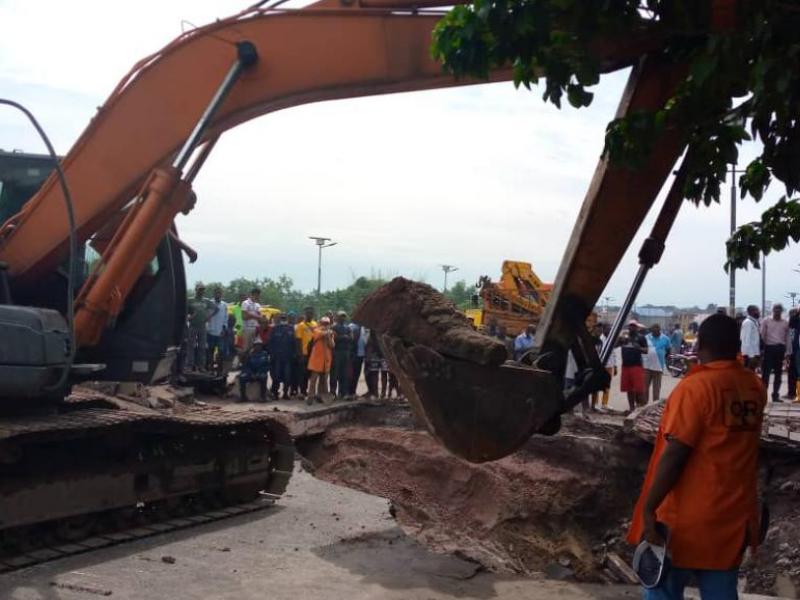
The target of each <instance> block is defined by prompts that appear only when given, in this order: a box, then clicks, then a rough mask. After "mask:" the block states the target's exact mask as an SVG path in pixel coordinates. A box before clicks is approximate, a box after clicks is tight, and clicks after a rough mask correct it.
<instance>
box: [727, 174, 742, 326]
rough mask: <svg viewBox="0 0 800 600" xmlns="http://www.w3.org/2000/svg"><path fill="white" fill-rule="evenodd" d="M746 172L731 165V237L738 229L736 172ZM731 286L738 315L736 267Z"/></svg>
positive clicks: (730, 304) (732, 307)
mask: <svg viewBox="0 0 800 600" xmlns="http://www.w3.org/2000/svg"><path fill="white" fill-rule="evenodd" d="M737 173H744V171H743V170H741V169H737V168H736V165H731V237H733V234H734V232H735V231H736V174H737ZM729 273H730V288H729V297H728V308H729V310H730V315H731V316H732V317H733V316H736V268H735V267H733V266H731V268H730V272H729Z"/></svg>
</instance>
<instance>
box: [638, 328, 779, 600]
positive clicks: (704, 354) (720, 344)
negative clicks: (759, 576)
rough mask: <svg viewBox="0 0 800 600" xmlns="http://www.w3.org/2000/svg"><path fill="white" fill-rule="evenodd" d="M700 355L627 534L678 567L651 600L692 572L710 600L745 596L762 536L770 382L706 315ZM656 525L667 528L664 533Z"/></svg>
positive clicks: (661, 434) (667, 423)
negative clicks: (747, 563)
mask: <svg viewBox="0 0 800 600" xmlns="http://www.w3.org/2000/svg"><path fill="white" fill-rule="evenodd" d="M697 348H698V358H699V359H700V363H701V364H700V365H699V366H697V367H694V368H693V369H692V370H691V371H690V372H689V375H687V377H686V378H685V379H684V380H683V381H681V383H680V384H679V385H678V386H677V387H676V388H675V390H674V391H673V392H672V394H671V395H670V397H669V398H668V400H667V403H666V406H665V407H664V414H663V415H662V417H661V423H660V425H659V429H658V435H657V438H656V442H655V448H654V450H653V455H652V457H651V459H650V464H649V466H648V468H647V475H646V476H645V482H644V486H643V488H642V493H641V496H640V497H639V501H638V502H637V503H636V508H635V509H634V514H633V520H632V522H631V528H630V530H629V532H628V537H627V540H628V542H629V543H631V544H637V543H639V542H640V541H641V540H642V539H645V540H647V541H648V542H650V543H651V544H656V545H659V546H664V545H665V543H666V546H667V552H668V556H669V559H670V563H671V566H669V568H668V569H667V571H666V572H665V574H664V577H663V579H662V580H661V582H660V584H659V585H658V586H657V587H655V588H652V589H646V590H644V596H643V597H644V598H645V600H673V599H675V600H677V599H681V598H683V590H684V587H685V586H686V584H687V583H688V581H689V579H690V578H691V577H692V576H693V575H694V577H695V579H696V581H697V584H698V586H699V588H700V595H701V598H703V600H710V599H728V598H730V599H735V598H737V597H738V596H737V592H736V583H737V577H738V571H739V565H740V563H741V560H742V555H743V554H744V550H745V548H746V547H747V546H748V545H750V546H752V547H755V546H756V545H757V543H758V530H759V523H758V500H757V479H758V444H759V435H760V432H761V420H762V418H763V411H764V406H765V404H766V401H767V398H766V390H765V389H764V386H763V385H762V383H761V380H760V379H759V378H758V377H757V376H756V375H755V374H754V373H753V372H752V371H750V370H748V369H745V368H744V366H743V365H742V364H741V363H739V362H738V361H737V360H736V355H737V353H738V351H739V330H738V327H737V326H736V321H734V320H733V319H732V318H731V317H728V316H726V315H721V314H716V315H712V316H710V317H708V318H707V319H706V320H705V321H703V324H702V325H701V326H700V331H699V333H698V343H697ZM657 523H658V524H659V526H660V524H663V525H665V526H666V528H667V531H668V537H667V540H665V539H664V537H663V536H662V534H661V532H660V531H659V529H660V527H659V526H657Z"/></svg>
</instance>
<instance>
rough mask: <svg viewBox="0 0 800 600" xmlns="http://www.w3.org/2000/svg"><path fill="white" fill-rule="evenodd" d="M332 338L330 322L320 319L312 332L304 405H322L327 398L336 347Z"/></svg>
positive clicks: (326, 319) (327, 319)
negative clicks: (315, 402) (313, 403)
mask: <svg viewBox="0 0 800 600" xmlns="http://www.w3.org/2000/svg"><path fill="white" fill-rule="evenodd" d="M334 336H335V334H334V332H333V330H332V329H331V320H330V319H329V318H328V317H322V318H321V319H320V320H319V327H317V328H316V329H315V330H314V333H313V337H312V339H313V344H312V347H311V351H310V352H309V354H308V370H309V371H310V377H309V380H308V398H306V404H309V405H310V404H311V403H312V402H313V401H314V400H316V401H317V402H320V403H322V402H324V401H325V400H327V398H328V377H330V372H331V367H332V366H333V348H334V346H335V345H336V342H335V341H334Z"/></svg>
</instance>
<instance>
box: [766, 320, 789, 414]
mask: <svg viewBox="0 0 800 600" xmlns="http://www.w3.org/2000/svg"><path fill="white" fill-rule="evenodd" d="M782 315H783V305H782V304H775V305H774V306H773V307H772V317H771V318H769V319H764V320H763V321H761V341H762V342H763V343H764V362H763V363H762V365H761V379H762V380H763V381H764V387H766V388H769V376H770V373H775V379H774V380H773V382H772V401H773V402H780V401H781V375H782V371H783V363H784V360H785V359H786V358H787V357H788V356H789V355H790V354H791V352H792V340H791V337H790V336H789V322H788V321H785V320H784V319H783V318H782Z"/></svg>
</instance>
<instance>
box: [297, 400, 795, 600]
mask: <svg viewBox="0 0 800 600" xmlns="http://www.w3.org/2000/svg"><path fill="white" fill-rule="evenodd" d="M300 450H301V452H302V453H303V454H304V455H305V457H306V458H307V459H308V461H307V466H308V468H309V470H312V471H313V472H314V475H315V476H316V477H319V478H321V479H323V480H326V481H329V482H332V483H335V484H338V485H343V486H346V487H351V488H355V489H358V490H360V491H364V492H367V493H370V494H374V495H378V496H383V497H385V498H388V499H389V500H390V501H391V503H392V513H393V515H394V516H395V518H396V520H397V522H398V524H399V525H400V527H401V528H402V529H403V530H404V531H405V532H406V533H407V534H409V535H410V536H412V537H414V538H415V539H416V540H418V541H419V542H421V543H422V544H423V545H425V546H426V547H428V548H430V549H432V550H434V551H436V552H440V553H446V554H452V555H456V556H460V557H462V558H466V559H469V560H472V561H475V562H476V563H479V564H480V565H481V566H482V567H484V568H486V569H488V570H490V571H493V572H497V573H517V574H526V575H527V574H538V573H544V574H545V575H546V576H547V577H550V578H556V579H573V580H578V581H609V582H615V581H616V582H619V581H624V578H623V577H622V576H620V574H619V573H618V572H617V571H616V570H614V569H613V568H612V565H611V564H610V563H611V561H609V560H608V557H609V554H610V553H616V554H618V555H619V556H620V557H621V558H622V560H623V561H625V562H629V561H630V558H631V551H632V548H630V547H629V546H628V545H627V544H626V543H625V542H624V539H623V538H624V534H625V531H626V529H627V526H628V522H629V521H628V519H629V518H630V514H631V511H632V508H633V504H634V502H635V500H636V498H637V496H638V494H639V490H640V487H641V484H642V480H643V476H644V470H645V468H646V466H647V461H648V459H649V456H650V452H651V446H650V445H648V444H646V443H644V442H642V441H639V440H638V439H635V438H633V437H632V436H630V435H626V434H624V433H623V431H622V429H621V427H620V426H619V425H617V424H601V423H597V422H590V421H587V420H584V419H582V418H579V417H572V416H568V417H567V418H565V420H564V427H563V428H562V431H561V432H560V433H559V434H558V435H556V436H553V437H546V436H534V437H533V438H531V440H530V441H529V442H528V443H527V444H526V445H525V446H524V447H523V448H522V449H521V450H520V451H518V452H516V453H515V454H513V455H511V456H508V457H506V458H504V459H501V460H498V461H495V462H491V463H484V464H473V463H469V462H466V461H464V460H461V459H459V458H457V457H455V456H453V455H452V454H450V453H449V452H447V450H445V449H444V448H442V446H441V445H440V444H438V443H437V442H436V441H435V440H433V438H432V437H431V436H430V435H428V434H427V433H426V432H424V431H422V430H420V429H417V428H416V427H415V425H414V420H413V417H412V416H411V415H410V413H409V411H408V409H407V407H405V406H402V405H393V406H390V407H382V408H375V409H374V410H372V411H368V412H365V413H364V414H363V416H362V419H361V420H360V421H359V422H358V423H357V424H351V425H347V426H342V427H338V428H334V429H331V430H329V431H327V432H326V433H325V434H324V435H323V436H321V437H318V438H316V439H313V440H306V441H304V442H303V443H301V445H300ZM765 454H766V453H765ZM764 462H765V464H769V465H770V467H771V471H772V476H771V478H770V483H769V494H768V496H769V505H770V509H771V513H772V515H771V521H770V527H769V530H768V533H767V536H766V540H765V542H764V544H763V545H762V547H761V548H760V550H759V552H758V554H757V555H756V556H755V557H749V558H748V559H747V560H746V561H745V564H744V565H743V568H742V575H743V576H744V577H745V578H746V586H745V589H746V591H748V592H753V593H760V594H771V595H779V596H781V597H787V598H796V597H800V593H799V592H800V543H798V539H800V463H799V462H798V459H797V458H795V457H794V456H792V455H788V454H784V455H776V454H774V453H770V454H769V455H766V456H765V457H764Z"/></svg>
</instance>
